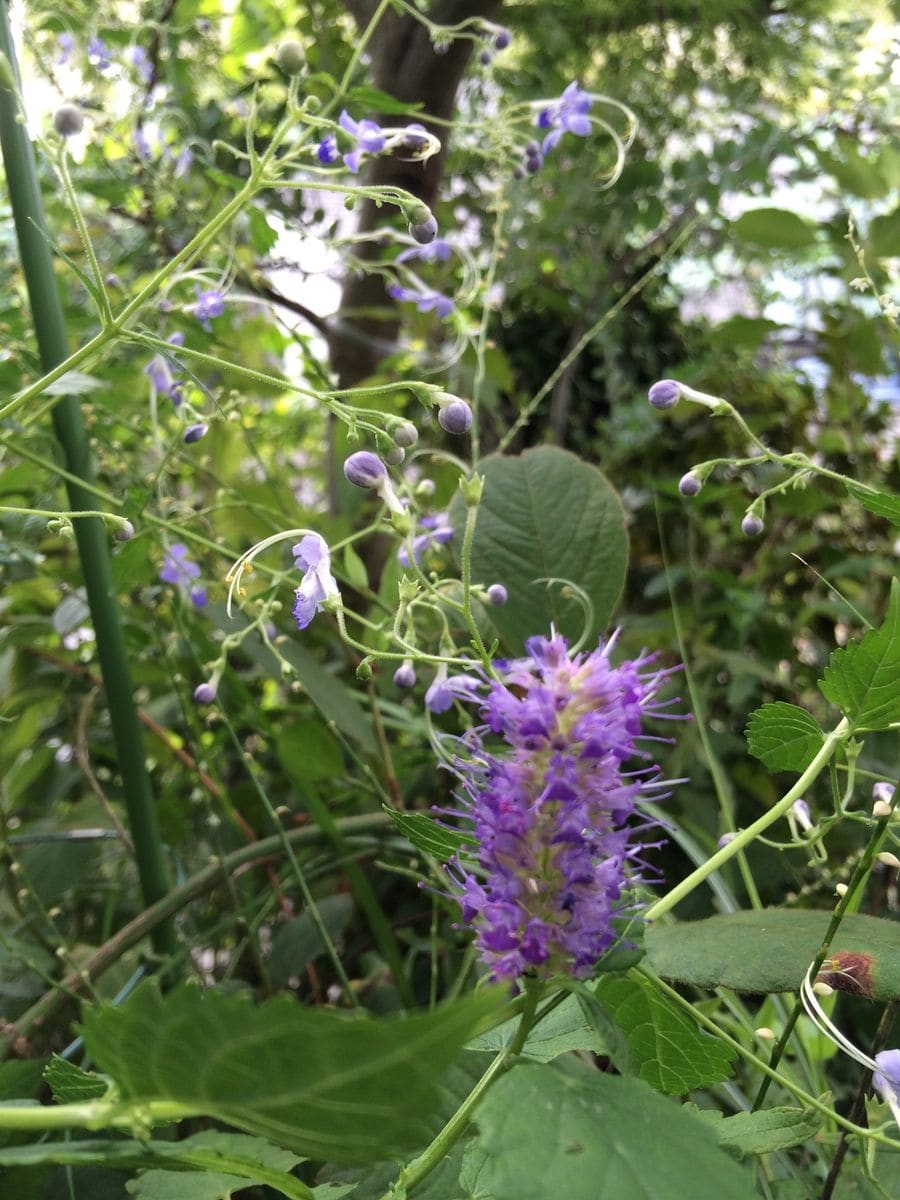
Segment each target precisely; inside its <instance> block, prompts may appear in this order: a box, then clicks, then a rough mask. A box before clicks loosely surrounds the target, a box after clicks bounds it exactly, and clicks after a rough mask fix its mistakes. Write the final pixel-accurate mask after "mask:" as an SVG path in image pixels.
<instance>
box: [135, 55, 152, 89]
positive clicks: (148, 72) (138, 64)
mask: <svg viewBox="0 0 900 1200" xmlns="http://www.w3.org/2000/svg"><path fill="white" fill-rule="evenodd" d="M131 65H132V66H133V67H134V68H135V70H136V71H137V73H138V75H140V77H141V79H143V81H144V83H152V82H153V63H152V62H151V61H150V58H149V56H148V54H147V51H146V50H145V49H144V47H143V46H135V47H134V48H133V49H132V51H131Z"/></svg>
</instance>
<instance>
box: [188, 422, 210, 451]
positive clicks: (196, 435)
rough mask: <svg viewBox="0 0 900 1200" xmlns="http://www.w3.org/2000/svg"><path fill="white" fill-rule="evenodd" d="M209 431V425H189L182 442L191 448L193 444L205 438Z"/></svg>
mask: <svg viewBox="0 0 900 1200" xmlns="http://www.w3.org/2000/svg"><path fill="white" fill-rule="evenodd" d="M208 429H209V426H208V425H203V424H198V425H188V427H187V429H186V430H185V431H184V437H183V438H182V440H183V441H185V442H187V444H188V445H189V446H190V445H191V444H192V443H193V442H199V441H200V439H201V438H202V437H205V436H206V433H207V430H208Z"/></svg>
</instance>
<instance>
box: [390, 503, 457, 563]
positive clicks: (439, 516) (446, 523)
mask: <svg viewBox="0 0 900 1200" xmlns="http://www.w3.org/2000/svg"><path fill="white" fill-rule="evenodd" d="M419 528H420V529H422V530H423V531H424V532H422V533H417V534H416V536H415V537H414V538H413V558H414V559H415V561H416V564H418V563H419V561H420V560H421V557H422V555H423V554H424V553H425V551H426V550H431V549H433V547H435V546H445V545H446V544H447V542H449V541H451V540H452V538H453V526H452V525H451V524H450V519H449V518H448V516H447V514H446V513H432V514H431V516H428V517H423V518H422V520H421V521H420V522H419ZM397 561H398V562H399V563H400V566H401V567H408V566H409V550H408V548H407V547H406V545H402V546H401V547H400V549H399V550H398V551H397Z"/></svg>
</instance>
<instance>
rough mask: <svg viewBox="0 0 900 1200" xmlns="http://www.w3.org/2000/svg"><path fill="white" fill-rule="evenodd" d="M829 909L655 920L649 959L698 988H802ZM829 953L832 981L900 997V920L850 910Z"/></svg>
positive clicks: (878, 996) (668, 975)
mask: <svg viewBox="0 0 900 1200" xmlns="http://www.w3.org/2000/svg"><path fill="white" fill-rule="evenodd" d="M830 920H831V913H829V912H813V911H810V910H809V909H786V908H767V909H763V910H762V911H761V912H753V911H748V912H737V913H724V914H722V915H720V916H716V917H708V918H707V919H706V920H704V921H683V922H681V923H680V924H676V925H651V926H650V927H649V928H648V930H647V933H646V937H645V945H646V949H647V961H648V963H649V964H650V966H651V967H652V968H653V970H654V971H655V972H656V974H657V975H660V976H662V977H663V978H664V979H675V980H678V981H679V982H680V983H691V984H694V985H695V986H696V987H703V988H715V987H729V988H733V989H734V990H735V991H738V992H755V993H768V992H796V991H797V990H798V989H799V987H800V983H801V981H802V979H803V976H804V975H805V974H806V972H807V971H808V969H809V966H810V964H811V963H812V961H813V959H814V958H815V956H816V952H817V951H818V949H819V947H820V946H821V944H822V939H823V938H824V936H825V931H826V929H827V928H828V923H829V921H830ZM828 957H829V959H830V960H832V962H833V963H835V964H836V966H837V968H838V969H836V970H833V971H831V972H829V973H827V974H823V975H822V978H823V979H825V980H826V982H828V983H830V984H831V985H832V987H835V988H839V989H842V990H844V991H849V992H854V993H856V994H859V995H864V996H868V997H870V998H871V999H873V1000H884V1001H887V1000H893V999H895V998H896V997H897V996H900V921H888V920H882V919H880V918H878V917H866V916H862V915H860V914H859V913H851V914H850V915H848V916H845V917H844V919H843V921H841V924H840V928H839V929H838V931H837V934H836V935H835V938H834V940H833V941H832V943H831V949H830V950H829V954H828Z"/></svg>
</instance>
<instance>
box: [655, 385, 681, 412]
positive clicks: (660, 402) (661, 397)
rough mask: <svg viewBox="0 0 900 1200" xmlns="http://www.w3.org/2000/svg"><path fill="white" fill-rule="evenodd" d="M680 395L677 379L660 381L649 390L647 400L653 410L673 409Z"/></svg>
mask: <svg viewBox="0 0 900 1200" xmlns="http://www.w3.org/2000/svg"><path fill="white" fill-rule="evenodd" d="M680 395H681V384H680V383H679V382H678V381H677V379H660V380H658V381H657V382H656V383H654V384H653V386H652V387H651V388H650V391H649V392H648V393H647V399H648V400H649V401H650V403H651V404H652V405H653V407H654V408H659V409H666V408H674V407H675V405H676V404H677V403H678V397H679V396H680Z"/></svg>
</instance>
